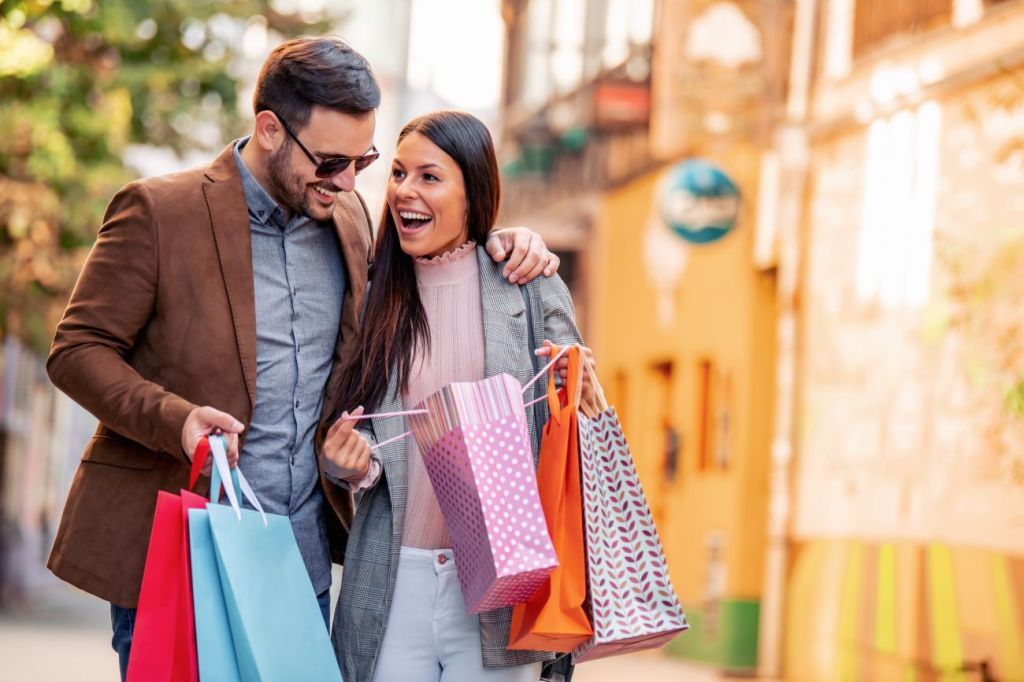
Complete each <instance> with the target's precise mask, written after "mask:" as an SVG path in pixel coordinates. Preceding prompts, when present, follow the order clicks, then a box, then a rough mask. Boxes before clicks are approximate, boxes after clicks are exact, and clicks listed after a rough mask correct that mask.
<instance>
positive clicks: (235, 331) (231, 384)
mask: <svg viewBox="0 0 1024 682" xmlns="http://www.w3.org/2000/svg"><path fill="white" fill-rule="evenodd" d="M334 223H335V226H336V228H337V231H338V238H339V242H340V244H341V249H342V253H343V257H344V261H345V266H346V269H347V271H348V286H347V287H346V290H345V298H344V300H342V301H339V302H338V304H339V305H340V306H341V307H342V312H341V328H340V331H339V334H338V341H337V345H336V347H335V353H334V364H333V367H332V369H331V374H330V377H329V379H328V382H327V387H326V391H325V395H324V403H323V412H322V414H323V416H324V417H326V416H327V415H329V414H331V413H333V412H335V411H336V409H337V407H338V406H337V395H336V393H337V386H338V383H339V379H340V374H341V372H342V370H343V367H342V365H343V363H342V359H343V358H347V357H348V356H349V353H350V350H351V348H352V344H353V342H354V340H355V337H356V332H357V329H358V323H359V320H358V315H359V307H360V304H361V302H362V299H363V294H364V292H365V290H366V278H367V260H368V256H369V253H370V244H371V232H370V222H369V216H368V215H367V212H366V207H365V205H364V204H363V202H362V200H361V199H360V198H359V197H358V195H356V194H355V193H341V194H339V195H338V201H337V204H336V209H335V214H334ZM47 370H48V372H49V375H50V379H51V380H52V381H53V383H54V385H56V386H57V387H58V388H59V389H61V390H62V391H64V392H65V393H67V394H68V395H69V396H70V397H71V398H72V399H74V400H75V401H76V402H78V403H80V404H81V405H82V406H84V407H85V408H86V409H88V410H89V411H90V412H92V413H93V414H94V415H96V417H97V418H98V419H99V421H100V425H99V427H98V428H97V430H96V434H95V435H94V436H93V437H92V439H91V440H90V442H89V444H88V446H87V447H86V448H85V452H84V453H83V455H82V461H81V463H80V464H79V467H78V470H77V472H76V473H75V477H74V481H73V482H72V484H71V490H70V492H69V493H68V499H67V503H66V505H65V507H64V513H63V516H62V517H61V521H60V526H59V528H58V530H57V537H56V540H55V541H54V545H53V550H52V553H51V554H50V560H49V563H48V565H49V568H50V569H51V570H52V571H53V572H54V573H55V574H56V575H57V576H59V577H60V578H62V579H64V580H66V581H67V582H69V583H71V584H73V585H76V586H78V587H80V588H82V589H83V590H85V591H87V592H91V593H92V594H95V595H96V596H98V597H101V598H102V599H105V600H107V601H110V602H113V603H114V604H118V605H120V606H126V607H134V606H135V605H136V604H137V603H138V597H139V586H140V585H141V582H142V570H143V565H144V563H145V558H146V550H147V547H148V544H149V533H150V526H151V525H152V522H153V512H154V508H155V504H156V494H157V491H159V490H169V491H173V492H177V491H178V490H179V489H181V488H184V487H187V485H188V472H189V461H188V459H187V458H186V456H185V455H184V453H183V452H182V449H181V430H182V426H183V424H184V422H185V418H186V417H187V416H188V414H189V412H191V411H192V409H193V408H195V407H198V406H202V405H210V406H212V407H215V408H217V409H219V410H223V411H224V412H227V413H229V414H231V415H232V416H234V417H236V418H237V419H239V420H241V421H242V422H243V423H244V424H246V425H247V426H248V424H249V421H250V419H251V418H252V410H253V404H254V402H255V397H256V396H255V391H256V313H255V302H254V294H253V272H252V246H251V237H250V232H249V216H248V209H247V207H246V203H245V197H244V195H243V192H242V181H241V177H240V175H239V173H238V168H237V166H236V165H235V161H234V158H233V156H232V151H231V147H228V148H227V149H225V150H224V152H222V153H221V154H220V156H218V157H217V159H216V160H215V161H214V162H213V163H212V164H210V165H209V166H207V167H203V168H199V169H196V170H190V171H185V172H182V173H175V174H173V175H166V176H160V177H155V178H148V179H144V180H139V181H136V182H133V183H131V184H129V185H127V186H126V187H124V188H123V189H122V190H121V191H120V192H118V193H117V195H116V196H115V197H114V198H113V200H111V202H110V205H109V206H108V208H107V213H106V217H105V219H104V222H103V226H102V227H101V228H100V231H99V235H98V237H97V240H96V245H95V246H94V247H93V249H92V252H91V253H90V255H89V258H88V260H87V262H86V264H85V267H84V269H83V270H82V274H81V276H80V277H79V280H78V284H77V285H76V286H75V290H74V293H73V294H72V295H71V300H70V302H69V304H68V307H67V310H66V311H65V313H64V317H63V319H62V320H61V322H60V324H59V325H58V327H57V332H56V336H55V338H54V342H53V347H52V349H51V350H50V356H49V359H48V360H47ZM243 438H244V434H243ZM203 480H204V481H205V480H206V479H203ZM321 480H323V481H324V490H325V497H326V503H325V505H324V512H325V515H326V516H327V521H328V523H327V527H328V535H329V538H330V542H331V550H332V556H333V557H334V558H335V560H337V561H340V557H341V556H343V553H344V544H345V539H346V537H347V528H348V523H349V521H350V519H351V515H352V499H351V495H350V494H349V493H347V492H343V491H341V490H340V489H338V488H337V487H336V486H333V485H331V484H330V483H328V482H326V480H324V479H323V477H322V476H321ZM201 485H202V484H201ZM207 485H208V483H207ZM200 492H204V491H200Z"/></svg>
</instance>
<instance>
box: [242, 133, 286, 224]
mask: <svg viewBox="0 0 1024 682" xmlns="http://www.w3.org/2000/svg"><path fill="white" fill-rule="evenodd" d="M249 138H250V136H246V137H243V138H242V139H240V140H238V142H236V143H235V146H234V149H233V150H232V153H233V154H234V157H235V164H236V165H237V166H238V172H239V174H241V176H242V191H243V192H244V193H245V203H246V205H247V206H248V207H249V219H250V220H251V221H253V222H256V223H259V224H260V225H267V226H273V227H277V228H278V229H282V230H283V229H284V228H285V227H286V225H287V223H286V221H285V219H284V209H282V208H281V206H280V205H279V204H278V203H277V202H276V201H274V199H273V197H271V196H270V194H269V193H268V192H267V190H265V189H263V185H261V184H260V183H259V181H258V180H257V179H256V176H255V175H253V174H252V171H250V170H249V168H248V166H246V165H245V162H244V161H243V160H242V153H241V152H242V147H244V146H245V145H246V143H247V142H248V141H249Z"/></svg>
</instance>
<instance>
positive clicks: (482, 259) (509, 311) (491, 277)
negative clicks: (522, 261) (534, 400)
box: [477, 246, 542, 384]
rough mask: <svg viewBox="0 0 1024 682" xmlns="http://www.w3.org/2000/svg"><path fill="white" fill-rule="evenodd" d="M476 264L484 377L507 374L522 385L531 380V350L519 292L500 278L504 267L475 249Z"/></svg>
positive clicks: (481, 248)
mask: <svg viewBox="0 0 1024 682" xmlns="http://www.w3.org/2000/svg"><path fill="white" fill-rule="evenodd" d="M477 262H478V264H479V267H480V300H481V302H482V306H483V322H484V346H485V350H484V375H485V376H488V377H492V376H495V375H496V374H502V373H504V374H509V375H511V376H513V377H515V378H516V379H517V380H518V381H519V383H520V384H525V383H526V382H528V381H529V380H530V379H531V378H532V377H533V368H532V366H531V364H530V355H529V353H532V352H533V349H532V348H528V346H529V345H530V340H529V339H528V338H527V337H528V334H527V326H526V304H525V303H524V302H523V295H522V292H521V291H520V290H519V287H518V286H516V285H513V284H509V283H508V282H507V281H506V280H505V278H503V277H502V276H501V269H502V267H503V265H504V264H503V263H495V262H494V261H492V260H491V257H490V256H489V255H487V251H486V250H484V248H483V247H482V246H479V247H477ZM537 323H538V322H537V321H535V322H534V324H537ZM541 323H542V322H541ZM524 349H526V352H524ZM524 358H525V362H524Z"/></svg>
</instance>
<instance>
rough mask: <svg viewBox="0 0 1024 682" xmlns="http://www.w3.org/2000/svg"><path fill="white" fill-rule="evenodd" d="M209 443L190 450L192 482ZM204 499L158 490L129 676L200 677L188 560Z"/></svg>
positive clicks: (175, 681)
mask: <svg viewBox="0 0 1024 682" xmlns="http://www.w3.org/2000/svg"><path fill="white" fill-rule="evenodd" d="M208 452H209V446H208V444H207V443H206V441H205V440H204V441H201V442H200V445H199V447H197V449H196V452H195V454H193V456H192V475H191V480H190V482H189V487H190V488H191V487H194V486H195V482H196V479H197V478H198V477H199V471H200V470H201V469H202V467H203V464H204V463H205V461H206V455H207V453H208ZM205 506H206V500H205V499H204V498H202V497H200V496H199V495H195V494H193V493H190V492H189V491H187V490H182V491H181V495H180V496H179V495H175V494H173V493H169V492H165V491H160V492H159V493H157V499H156V513H155V514H154V516H153V530H152V532H151V533H150V537H149V549H148V550H147V552H146V565H145V568H144V569H143V573H142V587H141V589H140V592H139V604H138V610H137V612H136V616H135V629H134V631H133V635H132V648H131V654H130V655H129V658H128V680H130V681H131V682H136V681H138V682H151V681H158V682H159V681H167V682H195V681H196V680H198V679H199V677H198V675H199V670H198V665H197V658H196V639H195V631H194V622H195V621H194V616H193V602H192V587H191V566H190V562H189V528H188V525H187V514H188V510H189V509H192V508H196V507H205Z"/></svg>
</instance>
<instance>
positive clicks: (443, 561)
mask: <svg viewBox="0 0 1024 682" xmlns="http://www.w3.org/2000/svg"><path fill="white" fill-rule="evenodd" d="M437 563H439V564H441V565H442V566H444V565H445V564H446V563H448V555H447V554H438V555H437Z"/></svg>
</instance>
